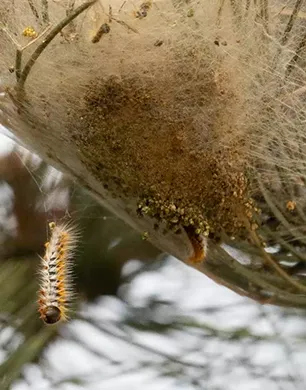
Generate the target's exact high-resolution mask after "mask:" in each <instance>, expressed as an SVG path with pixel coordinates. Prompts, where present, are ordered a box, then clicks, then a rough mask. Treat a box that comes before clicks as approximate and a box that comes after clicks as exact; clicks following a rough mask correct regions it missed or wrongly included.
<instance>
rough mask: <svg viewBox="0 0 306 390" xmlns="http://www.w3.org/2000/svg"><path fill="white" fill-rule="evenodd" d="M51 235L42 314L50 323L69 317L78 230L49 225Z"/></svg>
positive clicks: (41, 297) (43, 263)
mask: <svg viewBox="0 0 306 390" xmlns="http://www.w3.org/2000/svg"><path fill="white" fill-rule="evenodd" d="M49 228H50V231H51V237H50V240H49V242H47V243H46V244H45V247H46V252H45V255H44V257H43V258H41V270H40V276H41V286H40V290H39V301H38V303H39V313H40V317H41V319H42V320H43V321H44V322H45V323H46V324H54V323H56V322H58V321H60V320H66V319H67V311H68V305H69V303H70V302H71V298H72V283H71V265H72V257H73V254H74V251H75V248H76V243H77V239H78V233H77V232H76V229H75V227H73V226H71V225H68V224H61V225H56V224H55V223H54V222H51V223H50V224H49Z"/></svg>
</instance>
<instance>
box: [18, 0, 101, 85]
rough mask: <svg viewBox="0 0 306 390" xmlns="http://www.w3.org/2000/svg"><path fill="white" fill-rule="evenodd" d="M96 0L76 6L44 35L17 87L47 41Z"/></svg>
mask: <svg viewBox="0 0 306 390" xmlns="http://www.w3.org/2000/svg"><path fill="white" fill-rule="evenodd" d="M96 1H97V0H91V1H89V2H88V3H84V4H82V5H80V6H79V7H78V8H76V9H75V10H74V11H73V12H72V13H71V14H70V15H68V16H66V18H64V19H63V20H62V21H61V22H60V23H59V24H58V25H57V26H55V27H54V28H53V29H52V30H51V31H50V33H49V34H48V35H47V36H46V38H45V39H44V40H43V41H42V43H41V44H40V45H39V46H38V47H37V48H36V50H35V51H34V53H33V54H32V55H31V57H30V59H29V60H28V62H27V63H26V65H25V67H24V68H23V71H22V73H21V75H20V78H19V82H18V88H19V90H21V89H22V88H23V87H24V84H25V82H26V80H27V77H28V75H29V73H30V71H31V69H32V67H33V65H34V64H35V62H36V60H37V59H38V57H39V56H40V55H41V53H42V52H43V51H44V50H45V48H46V47H47V46H48V45H49V43H50V42H51V41H52V40H53V39H54V38H55V37H56V36H57V34H59V33H60V32H61V30H62V29H63V28H64V27H66V26H67V24H69V23H70V22H71V21H72V20H74V19H75V18H76V17H77V16H78V15H80V14H81V13H82V12H84V11H85V10H86V9H87V8H89V7H90V6H92V5H93V4H94V3H95V2H96Z"/></svg>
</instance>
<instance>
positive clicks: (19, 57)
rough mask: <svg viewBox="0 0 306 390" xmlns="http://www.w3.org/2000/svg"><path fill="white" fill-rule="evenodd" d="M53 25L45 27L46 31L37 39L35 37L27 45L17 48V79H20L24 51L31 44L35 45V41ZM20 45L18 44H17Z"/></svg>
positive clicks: (40, 35) (42, 34)
mask: <svg viewBox="0 0 306 390" xmlns="http://www.w3.org/2000/svg"><path fill="white" fill-rule="evenodd" d="M50 28H51V26H48V27H46V28H45V29H44V31H43V32H42V33H41V34H39V36H38V37H37V38H35V39H33V40H32V41H31V42H29V43H28V44H27V45H25V46H23V47H21V48H19V47H18V48H17V50H16V60H15V71H16V79H17V81H18V80H19V79H20V75H21V61H22V53H23V51H24V50H25V49H27V48H28V47H29V46H31V45H33V43H35V42H36V41H37V40H38V39H40V38H41V37H42V36H44V35H45V34H46V32H47V31H48V30H50ZM17 45H18V44H17Z"/></svg>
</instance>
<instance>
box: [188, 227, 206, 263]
mask: <svg viewBox="0 0 306 390" xmlns="http://www.w3.org/2000/svg"><path fill="white" fill-rule="evenodd" d="M185 230H186V232H187V235H188V237H189V240H190V242H191V244H192V248H193V254H192V256H190V257H189V259H188V263H191V264H192V265H199V264H201V263H202V262H203V261H204V260H205V258H206V254H207V239H206V237H204V236H199V235H196V234H195V233H194V232H193V231H190V230H188V229H185Z"/></svg>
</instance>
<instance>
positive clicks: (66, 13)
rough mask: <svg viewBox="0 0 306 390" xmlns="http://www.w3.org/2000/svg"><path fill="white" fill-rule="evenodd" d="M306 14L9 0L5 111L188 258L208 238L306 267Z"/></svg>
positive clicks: (299, 4) (174, 4)
mask: <svg viewBox="0 0 306 390" xmlns="http://www.w3.org/2000/svg"><path fill="white" fill-rule="evenodd" d="M305 11H306V8H305V5H304V1H302V0H297V1H289V2H288V1H287V2H282V1H281V0H261V1H255V0H220V1H217V0H216V1H212V0H200V1H193V0H191V1H181V0H178V1H177V0H172V1H171V0H157V1H152V2H151V1H149V2H143V1H121V0H120V1H118V0H114V1H111V2H109V3H108V2H107V1H103V0H96V1H81V0H80V1H78V0H75V1H72V0H66V1H64V0H57V1H55V0H54V1H46V0H45V1H38V0H36V1H34V0H15V2H13V3H12V2H11V1H9V0H2V2H1V5H0V20H1V31H0V52H1V54H2V53H3V54H2V55H1V58H0V72H1V73H0V77H1V86H2V89H3V92H4V93H3V96H2V100H1V101H0V109H1V118H2V119H1V121H2V123H4V124H6V126H8V127H10V128H11V129H12V130H13V131H14V132H15V133H16V134H18V135H19V136H20V137H21V138H22V139H23V140H25V141H26V142H28V143H29V144H30V145H31V146H32V148H33V149H35V150H36V151H38V152H39V153H40V154H42V155H44V156H45V157H46V158H49V159H50V160H51V161H52V162H53V163H55V164H59V166H61V167H62V168H64V169H66V171H68V172H70V173H71V174H72V175H73V176H75V177H77V178H78V179H79V180H80V182H82V183H83V184H84V185H85V186H87V187H88V188H89V189H91V190H94V192H95V193H96V195H97V196H98V197H99V198H100V200H102V201H103V202H104V203H105V204H107V205H108V207H110V208H111V209H112V210H113V211H115V212H116V213H117V214H118V215H120V216H121V217H122V218H123V219H125V220H126V221H128V222H129V223H131V224H132V225H133V226H134V227H136V228H137V229H139V230H140V231H141V230H144V229H145V230H146V233H147V231H148V237H149V239H151V240H152V241H153V242H154V243H155V244H156V245H158V246H159V247H161V248H162V249H165V250H167V251H169V252H171V253H173V254H174V255H176V256H177V257H179V258H181V259H183V260H185V261H186V260H188V259H191V258H192V259H194V257H195V256H194V253H195V252H197V253H203V251H201V250H197V248H198V247H199V245H200V244H201V243H203V246H205V247H206V244H207V242H206V241H207V240H208V249H207V250H208V252H207V253H208V255H209V248H210V244H209V242H211V243H212V245H215V244H216V243H219V242H220V241H222V242H228V241H231V245H237V246H238V247H239V248H241V247H244V245H245V244H246V245H247V246H248V245H254V244H255V245H254V246H255V247H257V248H255V249H254V251H255V252H254V253H256V256H261V257H262V256H263V257H265V255H263V253H262V250H263V248H264V246H265V245H274V244H276V243H277V244H278V245H279V248H280V252H279V253H280V254H281V260H284V259H285V260H288V254H290V256H292V255H294V259H295V260H296V261H297V262H300V261H301V262H304V261H305V260H306V255H305V254H304V253H305V244H306V238H305V231H304V226H305V215H306V214H305V213H306V209H305V206H306V205H305V196H304V195H305V177H306V170H305V135H304V132H305V131H304V127H305V96H306V87H305V43H306V38H305V37H306V35H305V34H306V32H305V31H306V30H305V15H306V14H305ZM38 134H39V136H38ZM288 202H291V203H288ZM288 204H294V205H295V207H294V209H292V207H291V208H288ZM140 217H142V218H140ZM242 243H243V244H242ZM258 246H259V247H260V248H258ZM252 253H253V252H252ZM250 256H251V257H252V254H251V255H250ZM208 257H209V256H208ZM199 260H201V259H198V258H197V259H195V262H198V261H199ZM208 260H209V258H208ZM278 260H279V259H278ZM290 260H292V258H291V259H290ZM266 261H268V260H266ZM264 262H265V261H264ZM268 262H269V261H268ZM261 276H262V275H261ZM258 283H260V282H258ZM257 287H258V289H259V290H262V289H266V288H265V287H264V286H263V285H260V286H257ZM295 287H296V288H298V287H297V286H295ZM245 288H246V287H245V286H244V289H245ZM264 295H265V294H264ZM266 295H267V296H268V297H270V295H271V294H269V293H268V294H266Z"/></svg>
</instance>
